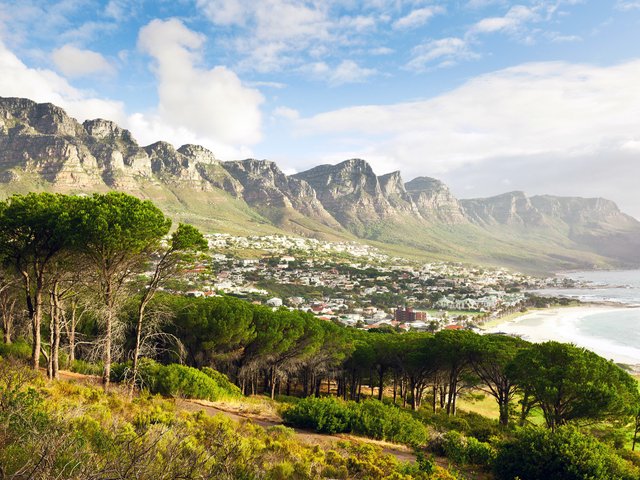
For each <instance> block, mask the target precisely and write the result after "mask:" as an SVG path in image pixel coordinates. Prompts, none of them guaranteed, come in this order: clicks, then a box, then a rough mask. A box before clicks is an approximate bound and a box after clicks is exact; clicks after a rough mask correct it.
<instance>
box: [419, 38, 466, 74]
mask: <svg viewBox="0 0 640 480" xmlns="http://www.w3.org/2000/svg"><path fill="white" fill-rule="evenodd" d="M473 58H478V55H477V54H476V53H474V52H473V51H472V50H471V48H470V46H469V43H468V42H467V41H466V40H464V39H462V38H456V37H449V38H441V39H439V40H432V41H429V42H427V43H423V44H422V45H418V46H416V47H415V48H414V49H413V52H412V59H411V60H410V61H409V63H407V65H406V68H408V69H409V70H415V71H423V70H425V69H426V68H427V67H428V66H429V65H431V64H433V63H434V62H436V61H437V62H440V63H439V66H442V67H446V66H450V65H452V64H455V62H457V61H458V60H469V59H473Z"/></svg>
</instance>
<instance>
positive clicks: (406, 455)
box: [59, 370, 416, 462]
mask: <svg viewBox="0 0 640 480" xmlns="http://www.w3.org/2000/svg"><path fill="white" fill-rule="evenodd" d="M59 374H60V380H71V381H80V382H83V383H88V384H92V385H100V382H101V379H100V377H98V376H95V375H84V374H81V373H75V372H70V371H67V370H60V372H59ZM175 403H176V406H177V407H178V408H179V409H180V410H184V411H187V412H198V411H200V410H204V412H205V413H207V414H208V415H218V414H222V415H225V416H227V417H229V418H231V419H232V420H235V421H237V422H240V421H247V420H250V421H252V422H253V423H255V424H256V425H260V426H261V427H263V428H268V427H274V426H277V425H283V422H282V419H280V418H278V417H275V416H268V415H267V416H265V415H257V414H251V413H247V412H238V411H233V410H231V409H228V408H222V405H220V404H219V403H216V402H210V401H207V400H195V399H182V398H178V399H176V400H175ZM293 430H294V432H295V435H296V437H297V438H298V439H299V440H300V441H301V442H303V443H306V444H311V445H323V446H329V445H332V444H334V443H336V442H339V441H341V440H348V441H355V442H364V443H369V444H373V445H378V446H380V447H382V451H383V452H384V453H387V454H390V455H393V456H394V457H396V458H397V459H398V460H400V461H402V462H415V461H416V456H415V455H414V453H413V451H412V450H411V449H410V448H409V447H406V446H404V445H397V444H395V443H390V442H384V441H380V440H373V439H370V438H364V437H358V436H355V435H346V434H339V435H329V434H324V433H316V432H313V431H309V430H302V429H299V428H294V429H293Z"/></svg>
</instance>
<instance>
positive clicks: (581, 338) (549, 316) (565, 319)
mask: <svg viewBox="0 0 640 480" xmlns="http://www.w3.org/2000/svg"><path fill="white" fill-rule="evenodd" d="M617 310H619V308H616V307H608V306H607V307H604V306H603V307H600V306H593V307H570V308H551V309H547V310H539V311H535V312H531V313H528V314H525V315H522V316H521V317H518V318H516V319H514V320H511V321H507V322H505V323H501V324H498V325H496V326H493V327H490V328H487V329H486V332H487V333H498V332H502V333H506V334H509V335H517V336H520V337H522V338H523V339H525V340H528V341H530V342H546V341H548V340H556V341H558V342H565V343H573V344H575V345H577V346H580V347H584V348H587V349H589V350H591V351H593V352H595V353H597V354H598V355H600V356H602V357H604V358H607V359H611V360H613V361H615V362H620V363H626V364H629V365H634V366H635V367H636V368H634V370H640V345H639V346H638V348H635V347H629V346H624V345H620V344H618V343H615V342H613V341H611V340H608V339H603V338H597V337H590V336H587V335H583V334H582V333H580V331H579V330H578V328H577V324H578V322H579V321H580V319H582V318H584V317H587V316H589V315H593V314H598V313H610V312H615V311H617Z"/></svg>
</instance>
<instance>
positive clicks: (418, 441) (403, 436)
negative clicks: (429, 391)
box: [284, 397, 427, 445]
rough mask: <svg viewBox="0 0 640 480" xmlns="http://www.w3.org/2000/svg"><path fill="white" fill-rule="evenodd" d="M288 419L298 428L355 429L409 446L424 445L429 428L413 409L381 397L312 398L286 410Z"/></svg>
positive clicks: (345, 430)
mask: <svg viewBox="0 0 640 480" xmlns="http://www.w3.org/2000/svg"><path fill="white" fill-rule="evenodd" d="M284 419H285V421H286V422H287V423H289V424H291V425H294V426H296V427H301V428H310V429H313V430H315V431H317V432H323V433H341V432H351V433H357V434H359V435H364V436H366V437H371V438H377V439H381V440H390V441H394V442H399V443H405V444H408V445H422V444H424V443H425V441H426V439H427V430H426V427H425V426H424V425H422V424H421V423H420V422H419V421H417V420H415V419H414V418H413V417H412V416H411V414H410V413H409V412H406V411H403V410H401V409H400V408H398V407H395V406H392V405H385V404H383V403H382V402H379V401H377V400H366V401H364V402H362V403H356V402H344V401H342V400H340V399H338V398H333V397H325V398H314V397H309V398H305V399H302V400H300V401H299V402H298V403H296V404H295V405H294V406H292V407H291V408H289V409H288V410H286V411H285V412H284Z"/></svg>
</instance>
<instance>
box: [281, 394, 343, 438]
mask: <svg viewBox="0 0 640 480" xmlns="http://www.w3.org/2000/svg"><path fill="white" fill-rule="evenodd" d="M352 416H353V409H352V408H350V406H349V404H348V403H347V402H343V401H341V400H340V399H338V398H333V397H324V398H314V397H308V398H304V399H302V400H300V401H299V402H298V403H297V404H295V405H294V406H293V407H291V408H289V409H288V410H285V412H284V415H283V418H284V421H285V422H286V423H289V424H291V425H293V426H296V427H300V428H310V429H313V430H315V431H316V432H321V433H343V432H350V431H351V420H352Z"/></svg>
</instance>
